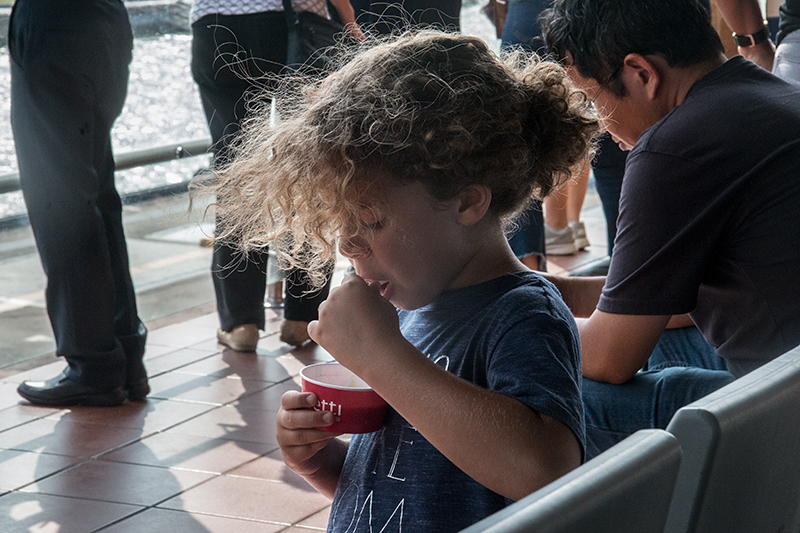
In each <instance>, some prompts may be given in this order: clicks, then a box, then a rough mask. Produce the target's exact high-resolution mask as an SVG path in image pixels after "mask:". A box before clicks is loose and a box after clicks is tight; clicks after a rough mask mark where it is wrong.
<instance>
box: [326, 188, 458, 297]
mask: <svg viewBox="0 0 800 533" xmlns="http://www.w3.org/2000/svg"><path fill="white" fill-rule="evenodd" d="M381 197H382V198H385V200H384V201H382V202H380V209H379V210H378V209H375V210H372V209H365V210H363V211H362V214H361V221H360V224H362V225H363V226H364V227H366V228H367V231H365V232H364V233H363V234H362V235H360V236H357V237H355V238H342V239H340V242H339V251H340V253H341V254H342V255H343V256H345V257H347V258H348V259H349V260H350V262H351V263H352V264H353V266H354V267H355V269H356V273H357V274H358V275H359V276H361V277H362V278H364V279H365V280H367V281H376V282H379V283H380V284H381V295H382V296H383V297H384V298H386V299H387V300H389V301H390V302H391V303H392V304H393V305H394V306H395V307H398V308H400V309H417V308H419V307H423V306H425V305H427V304H429V303H430V302H431V301H433V299H434V298H435V297H436V296H438V295H439V294H440V293H441V292H442V291H444V290H445V289H447V288H449V287H451V286H452V285H453V284H454V283H455V282H456V280H457V278H458V275H459V273H460V271H461V269H462V268H463V257H464V254H465V251H464V250H465V249H468V248H469V246H462V244H463V243H464V232H463V231H462V230H463V227H461V226H459V225H458V224H457V222H456V215H457V211H458V208H457V201H455V200H453V201H449V202H439V201H437V200H435V199H434V198H433V197H432V196H431V195H430V194H429V193H428V192H427V190H426V189H425V187H424V186H423V185H421V184H419V183H415V184H407V185H391V186H389V187H387V188H385V189H384V190H383V191H382V192H381Z"/></svg>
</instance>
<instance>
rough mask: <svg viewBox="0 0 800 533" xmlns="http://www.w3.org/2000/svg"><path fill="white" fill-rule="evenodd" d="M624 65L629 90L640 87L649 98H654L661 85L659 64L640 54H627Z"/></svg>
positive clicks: (623, 72)
mask: <svg viewBox="0 0 800 533" xmlns="http://www.w3.org/2000/svg"><path fill="white" fill-rule="evenodd" d="M622 65H623V69H622V75H623V76H624V77H625V82H626V86H627V88H628V90H629V91H630V90H633V89H636V88H638V89H640V90H641V91H643V93H644V94H645V95H646V96H647V98H649V99H650V100H654V99H655V97H656V95H657V94H658V89H659V87H660V85H661V70H660V69H659V66H658V65H657V64H656V63H655V62H653V61H650V60H649V59H648V58H647V57H645V56H643V55H640V54H628V55H626V56H625V59H623V60H622ZM629 84H630V85H629Z"/></svg>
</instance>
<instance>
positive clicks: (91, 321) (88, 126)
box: [8, 0, 150, 406]
mask: <svg viewBox="0 0 800 533" xmlns="http://www.w3.org/2000/svg"><path fill="white" fill-rule="evenodd" d="M8 41H9V51H10V54H11V125H12V128H13V132H14V140H15V145H16V151H17V159H18V162H19V173H20V182H21V185H22V193H23V195H24V198H25V203H26V205H27V208H28V216H29V218H30V223H31V227H32V229H33V233H34V236H35V238H36V245H37V246H38V249H39V255H40V258H41V261H42V265H43V266H44V271H45V274H46V275H47V291H46V299H47V312H48V314H49V316H50V322H51V324H52V327H53V332H54V333H55V338H56V353H57V355H59V356H62V357H64V358H65V359H66V361H67V364H68V366H67V368H66V369H65V370H64V371H63V372H62V373H61V374H60V375H58V376H56V377H55V378H52V379H49V380H47V381H43V382H30V381H26V382H24V383H22V384H21V385H20V386H19V389H18V390H19V393H20V395H21V396H23V397H24V398H25V399H27V400H28V401H30V402H32V403H35V404H38V405H50V406H69V405H79V404H81V405H99V406H113V405H119V404H121V403H122V402H124V401H125V399H126V397H127V398H130V399H131V400H134V401H139V400H144V399H145V396H146V395H147V394H148V393H149V391H150V388H149V386H148V383H147V374H146V371H145V368H144V364H143V363H142V357H143V355H144V348H145V339H146V337H147V330H146V329H145V327H144V324H143V323H142V321H141V320H140V319H139V317H138V314H137V310H136V299H135V295H134V291H133V282H132V280H131V275H130V271H129V267H128V251H127V247H126V243H125V236H124V233H123V228H122V203H121V201H120V198H119V194H118V193H117V190H116V188H115V186H114V159H113V156H112V153H111V135H110V132H111V127H112V124H113V123H114V120H115V119H116V118H117V117H118V116H119V114H120V112H121V111H122V106H123V103H124V101H125V96H126V93H127V88H128V65H129V64H130V61H131V54H132V49H133V37H132V34H131V27H130V22H129V21H128V14H127V11H126V10H125V7H124V5H123V3H122V1H121V0H17V2H16V4H15V5H14V9H13V12H12V15H11V19H10V22H9V40H8Z"/></svg>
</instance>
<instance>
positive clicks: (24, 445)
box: [0, 407, 142, 458]
mask: <svg viewBox="0 0 800 533" xmlns="http://www.w3.org/2000/svg"><path fill="white" fill-rule="evenodd" d="M95 409H103V408H101V407H96V408H95ZM105 409H108V408H105ZM141 436H142V432H141V430H137V429H127V428H118V427H111V426H104V425H99V424H81V423H77V422H68V421H65V420H49V419H45V418H42V419H39V420H34V421H32V422H28V423H27V424H22V425H21V426H16V427H14V428H12V429H9V430H6V431H3V432H2V433H0V448H4V449H16V450H27V451H34V452H42V453H52V454H58V455H68V456H70V457H85V458H89V457H92V456H94V455H97V454H99V453H102V452H105V451H109V450H112V449H114V448H118V447H119V446H122V445H123V444H127V443H129V442H133V441H135V440H137V439H139V438H141Z"/></svg>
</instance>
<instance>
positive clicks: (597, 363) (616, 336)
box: [577, 310, 670, 384]
mask: <svg viewBox="0 0 800 533" xmlns="http://www.w3.org/2000/svg"><path fill="white" fill-rule="evenodd" d="M669 320H670V316H669V315H666V316H651V315H614V314H611V313H604V312H603V311H598V310H595V312H594V313H592V316H591V317H589V318H588V319H578V320H577V322H578V331H579V332H580V336H581V363H582V371H583V376H584V377H586V378H589V379H592V380H594V381H604V382H607V383H617V384H619V383H625V382H626V381H628V380H629V379H630V378H632V377H633V376H634V375H635V374H636V372H638V371H639V369H640V368H642V367H643V366H644V365H645V363H647V359H648V358H649V357H650V354H651V353H653V349H654V348H655V346H656V344H657V343H658V339H659V337H661V334H662V333H663V332H664V329H665V328H666V326H667V323H668V322H669Z"/></svg>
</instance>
